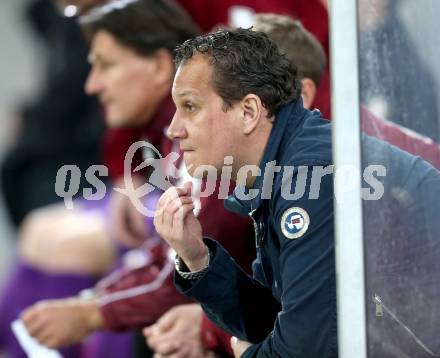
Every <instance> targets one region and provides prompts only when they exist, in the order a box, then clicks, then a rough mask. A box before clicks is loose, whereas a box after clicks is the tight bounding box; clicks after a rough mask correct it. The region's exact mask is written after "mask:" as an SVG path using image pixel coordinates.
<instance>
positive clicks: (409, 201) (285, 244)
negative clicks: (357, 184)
mask: <svg viewBox="0 0 440 358" xmlns="http://www.w3.org/2000/svg"><path fill="white" fill-rule="evenodd" d="M362 149H363V157H362V159H363V167H365V169H367V168H368V167H369V166H370V165H381V166H383V167H384V168H385V170H386V175H384V176H382V175H374V177H375V178H374V180H373V182H372V181H371V178H370V179H369V181H368V180H367V178H366V175H365V171H364V172H363V182H362V187H363V188H365V189H364V190H366V192H367V194H368V193H372V192H373V193H374V191H375V190H377V188H373V189H372V185H371V184H372V183H373V184H374V182H375V183H376V184H377V183H379V182H380V183H381V184H382V186H383V189H384V190H383V195H382V196H381V197H380V199H379V200H371V198H370V199H368V195H367V197H366V198H364V201H363V211H364V213H363V215H364V223H365V224H364V240H365V247H366V250H365V254H366V274H367V276H366V278H367V282H366V289H367V314H368V329H369V332H370V333H371V334H369V339H370V346H369V349H370V350H372V351H373V352H375V355H376V356H384V354H385V355H390V354H391V353H390V352H385V351H384V347H385V346H386V347H390V349H391V351H392V352H396V351H402V352H405V353H408V354H407V355H408V356H417V357H419V356H420V357H424V356H425V355H426V352H425V351H424V350H423V349H422V348H421V346H420V344H418V343H417V342H416V341H415V340H414V339H408V333H407V328H403V326H402V325H401V323H399V322H405V325H406V327H410V329H412V330H414V332H415V335H416V336H418V337H419V339H420V340H421V341H422V342H424V343H425V345H426V346H428V347H431V348H432V350H433V351H439V350H440V348H439V347H440V345H439V343H438V338H437V335H436V334H435V333H436V330H435V328H434V327H438V326H439V325H440V305H438V297H439V295H440V285H438V282H439V279H440V274H439V272H440V219H439V218H440V215H439V213H440V200H439V198H440V173H439V172H438V171H437V170H436V169H434V168H433V167H432V166H431V165H429V164H428V163H426V162H425V161H423V160H422V159H420V158H418V157H415V156H413V155H410V154H408V153H406V152H403V151H401V150H399V149H397V148H396V147H394V146H392V145H389V144H388V143H385V142H381V141H379V140H376V139H374V138H371V137H368V136H363V137H362ZM347 150H349V148H347ZM274 161H275V162H274ZM331 162H332V158H331V130H330V123H329V122H327V121H326V120H324V119H322V118H321V117H320V114H319V112H311V111H308V110H305V109H304V108H303V106H302V103H301V102H297V103H292V104H290V105H288V106H286V107H284V108H282V109H281V110H280V112H279V113H278V114H277V117H276V121H275V123H274V126H273V129H272V133H271V135H270V138H269V141H268V144H267V146H266V149H265V151H264V154H263V159H262V162H261V164H260V168H261V170H262V173H261V174H262V175H261V176H259V177H258V179H257V180H256V182H255V185H254V187H253V188H252V189H259V190H260V195H258V196H256V197H255V198H253V199H252V200H243V198H241V199H240V198H239V196H240V195H239V193H240V188H237V190H236V193H235V196H232V197H230V198H228V199H227V201H226V206H227V207H228V208H229V209H232V210H233V211H236V212H239V213H242V214H251V216H252V218H253V219H254V222H255V232H256V246H257V259H256V260H255V262H254V264H253V278H251V277H249V276H248V275H246V274H245V273H244V272H243V271H242V270H241V269H240V268H239V267H238V266H237V265H236V263H235V262H234V261H233V259H232V258H231V257H230V255H229V254H228V253H227V252H226V251H225V250H224V249H223V248H222V247H221V246H220V245H219V244H218V243H217V242H215V241H212V240H209V239H205V242H206V244H207V245H208V246H209V248H210V250H211V252H213V254H214V257H213V260H212V262H211V264H210V266H209V269H208V270H207V272H206V273H205V274H204V276H203V277H201V278H200V279H199V280H197V281H189V280H184V279H182V278H181V277H180V276H179V275H177V274H176V275H175V283H176V285H177V287H178V288H179V290H180V291H181V292H183V293H184V294H185V295H187V296H189V297H191V298H194V299H196V300H197V301H199V302H200V303H201V304H202V306H203V308H204V310H205V312H206V313H207V314H208V316H209V317H210V318H211V319H212V320H213V321H214V322H215V323H217V324H218V325H219V326H221V327H222V328H224V329H225V330H227V331H229V332H230V333H232V334H234V335H235V336H237V337H238V338H240V339H242V340H246V341H250V342H252V343H255V344H254V345H253V346H251V347H250V348H249V349H248V350H246V352H245V353H244V354H243V355H242V357H244V358H249V357H282V358H287V357H301V358H314V357H319V358H326V357H335V356H337V327H336V297H335V296H336V293H335V291H336V290H335V266H334V227H333V176H332V175H331V174H328V175H323V176H322V178H321V175H315V174H313V175H312V173H315V172H312V170H311V166H314V167H315V169H316V168H319V167H321V168H322V169H326V168H328V167H327V166H328V165H330V164H331ZM268 163H269V164H270V163H272V164H276V165H278V166H281V167H284V170H283V171H281V172H275V174H274V180H273V182H274V185H273V188H272V186H270V185H269V186H267V185H266V183H267V182H269V183H270V182H271V180H270V179H271V175H267V176H266V180H264V175H263V173H268V172H271V171H270V170H267V169H266V170H265V168H269V167H270V166H269V167H267V166H266V164H268ZM292 166H293V170H292ZM289 168H290V169H289ZM272 172H273V171H272ZM318 172H319V171H318ZM323 172H325V170H324V171H323ZM304 180H306V183H307V184H306V185H305V187H304V185H301V183H303V182H304ZM297 182H298V183H299V185H296V188H295V184H296V183H297ZM291 184H292V188H290V186H291ZM266 188H272V189H273V190H272V192H270V191H267V190H265V189H266ZM290 189H291V190H290ZM295 189H296V190H295ZM364 193H365V191H364ZM350 195H351V194H350ZM213 215H215V213H213ZM347 220H350V218H347ZM343 239H344V240H349V239H350V238H349V237H347V238H343ZM376 295H377V296H380V298H381V301H382V302H384V303H386V304H387V305H388V306H387V307H388V308H389V307H391V311H392V314H391V313H389V312H388V311H386V312H384V313H383V315H381V316H380V317H377V316H376V313H375V312H376V310H377V307H376V303H375V301H373V300H372V299H371V298H372V297H373V296H374V297H376ZM391 311H390V312H391ZM395 317H399V320H396V319H395ZM376 338H377V340H376ZM396 349H397V350H396ZM391 355H392V354H391Z"/></svg>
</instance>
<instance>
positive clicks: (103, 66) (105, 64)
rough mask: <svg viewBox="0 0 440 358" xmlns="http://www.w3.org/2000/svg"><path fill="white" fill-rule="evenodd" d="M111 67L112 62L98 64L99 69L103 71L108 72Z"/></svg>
mask: <svg viewBox="0 0 440 358" xmlns="http://www.w3.org/2000/svg"><path fill="white" fill-rule="evenodd" d="M112 66H113V63H112V62H104V61H102V62H100V63H99V68H100V69H101V70H103V71H105V70H108V69H109V68H111V67H112Z"/></svg>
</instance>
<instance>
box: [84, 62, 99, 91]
mask: <svg viewBox="0 0 440 358" xmlns="http://www.w3.org/2000/svg"><path fill="white" fill-rule="evenodd" d="M101 87H102V85H101V81H100V80H99V77H98V75H97V73H96V70H95V69H94V68H92V69H91V70H90V72H89V75H88V76H87V80H86V83H85V84H84V90H85V92H86V93H87V94H88V95H95V94H98V93H99V92H101Z"/></svg>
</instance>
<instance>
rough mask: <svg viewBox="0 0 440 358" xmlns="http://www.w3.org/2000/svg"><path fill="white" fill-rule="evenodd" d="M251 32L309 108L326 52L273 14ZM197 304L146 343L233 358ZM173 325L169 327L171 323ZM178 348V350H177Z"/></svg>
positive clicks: (261, 17) (181, 310) (166, 320)
mask: <svg viewBox="0 0 440 358" xmlns="http://www.w3.org/2000/svg"><path fill="white" fill-rule="evenodd" d="M252 30H254V31H262V32H264V33H265V34H266V35H267V36H268V37H269V38H270V39H271V40H272V41H274V42H275V43H276V44H277V45H278V47H279V49H280V51H281V53H282V54H284V55H285V57H286V58H287V59H288V60H289V61H291V62H292V63H294V64H295V65H296V66H297V70H298V77H299V79H300V81H301V97H302V100H303V104H304V108H307V109H309V108H311V106H312V103H313V102H314V99H315V95H316V92H317V87H318V85H319V82H320V80H321V78H322V76H323V73H324V70H325V63H326V59H325V52H324V50H323V49H322V46H321V45H320V43H319V42H318V41H317V40H316V38H315V37H314V36H313V35H312V34H311V33H310V32H308V31H307V30H306V29H305V28H304V26H303V25H302V24H301V22H299V21H298V20H294V19H292V18H291V17H288V16H283V15H276V14H257V15H256V16H255V23H254V24H253V27H252ZM200 311H201V310H200V305H198V304H192V305H181V306H177V307H173V308H172V309H171V310H169V311H168V312H167V313H166V314H165V315H163V316H162V317H161V318H160V320H159V321H158V322H156V323H155V324H154V325H153V326H150V327H148V328H146V329H145V330H144V334H145V336H146V338H147V343H148V345H149V346H150V347H152V348H154V349H155V351H156V353H161V354H163V353H164V352H170V351H171V350H170V349H169V347H170V346H172V345H174V346H177V347H180V345H178V344H176V343H178V342H187V341H189V340H193V341H194V344H198V345H203V346H204V347H205V348H209V349H211V350H215V351H217V352H221V353H222V354H224V355H226V354H228V356H233V353H232V350H231V346H230V338H231V336H230V335H229V334H228V333H226V332H225V331H224V330H221V329H219V328H218V327H217V326H215V325H214V324H212V323H211V321H210V320H208V319H207V318H206V316H205V315H203V318H202V324H201V325H195V324H194V321H195V320H196V317H200V316H201V312H200ZM170 322H172V324H171V323H170ZM179 349H180V348H179Z"/></svg>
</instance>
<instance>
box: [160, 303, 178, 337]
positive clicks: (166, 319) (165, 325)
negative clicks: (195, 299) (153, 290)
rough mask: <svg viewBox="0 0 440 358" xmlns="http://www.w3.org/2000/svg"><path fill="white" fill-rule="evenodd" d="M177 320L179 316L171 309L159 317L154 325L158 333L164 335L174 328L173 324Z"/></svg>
mask: <svg viewBox="0 0 440 358" xmlns="http://www.w3.org/2000/svg"><path fill="white" fill-rule="evenodd" d="M178 318H179V315H178V314H176V310H175V309H173V308H172V309H170V310H169V311H168V312H166V313H165V314H164V315H163V316H162V317H160V318H159V320H158V321H157V323H156V324H157V326H158V328H159V332H160V333H165V332H167V331H169V330H170V329H171V328H172V327H173V326H174V324H175V323H176V322H177V320H178Z"/></svg>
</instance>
